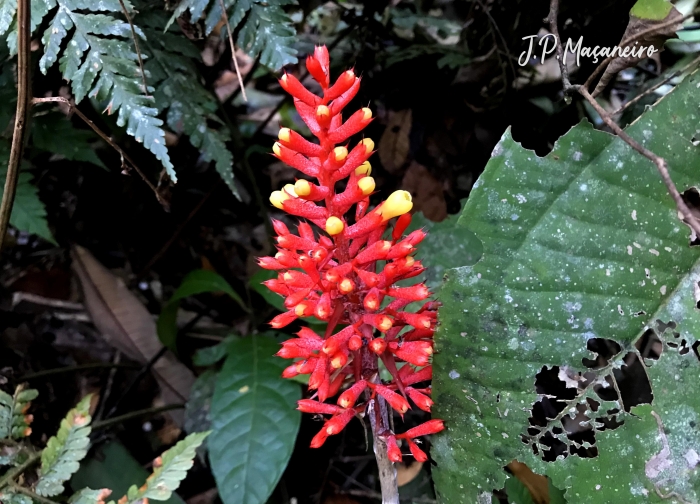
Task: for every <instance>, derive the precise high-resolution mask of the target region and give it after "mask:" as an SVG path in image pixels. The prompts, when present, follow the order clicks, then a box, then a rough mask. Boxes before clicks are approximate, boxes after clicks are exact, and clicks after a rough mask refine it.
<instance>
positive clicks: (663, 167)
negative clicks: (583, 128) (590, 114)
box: [576, 86, 700, 236]
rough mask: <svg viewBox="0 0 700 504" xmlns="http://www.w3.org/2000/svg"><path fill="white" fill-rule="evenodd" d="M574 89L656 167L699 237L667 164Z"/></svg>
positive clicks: (581, 89)
mask: <svg viewBox="0 0 700 504" xmlns="http://www.w3.org/2000/svg"><path fill="white" fill-rule="evenodd" d="M576 89H577V90H578V92H579V93H580V94H581V96H583V97H584V98H585V99H586V100H588V103H590V104H591V106H592V107H593V108H594V109H595V111H596V112H598V115H599V116H600V118H601V119H602V120H603V122H605V124H607V125H608V127H609V128H610V129H611V130H613V132H614V133H615V134H616V135H617V136H618V137H620V138H621V139H622V140H623V141H624V142H625V143H626V144H627V145H629V146H630V147H632V148H633V149H634V150H636V151H637V152H639V153H640V154H641V155H642V156H644V157H645V158H647V159H648V160H650V161H651V162H652V163H654V164H655V165H656V168H657V169H658V170H659V175H661V180H663V182H664V184H666V189H668V192H669V194H670V195H671V197H672V198H673V201H675V203H676V207H677V208H678V211H679V212H680V213H681V215H683V218H684V219H685V221H686V223H687V224H688V226H690V228H691V229H692V230H693V231H694V232H695V235H696V236H700V222H698V221H697V220H696V219H695V217H694V216H693V214H692V213H691V211H690V209H689V208H688V205H686V204H685V201H684V200H683V196H681V194H680V193H679V192H678V189H677V188H676V185H675V184H674V183H673V180H672V179H671V175H670V174H669V173H668V164H667V163H666V160H665V159H664V158H662V157H661V156H657V155H656V154H654V153H653V152H651V151H650V150H649V149H647V148H646V147H644V146H643V145H641V144H639V143H638V142H637V141H636V140H635V139H634V138H632V137H631V136H629V135H628V134H627V133H625V131H624V130H623V129H622V128H620V126H618V125H617V123H615V121H613V120H612V119H611V118H610V115H608V113H607V112H606V111H605V109H603V107H601V106H600V104H599V103H598V102H597V101H596V99H595V98H593V96H591V94H590V93H589V92H588V90H587V89H586V88H585V87H583V86H577V87H576Z"/></svg>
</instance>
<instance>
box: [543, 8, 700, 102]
mask: <svg viewBox="0 0 700 504" xmlns="http://www.w3.org/2000/svg"><path fill="white" fill-rule="evenodd" d="M555 1H557V0H552V2H555ZM697 13H698V11H693V12H691V13H690V14H688V15H686V16H683V17H682V18H680V19H671V20H669V21H665V22H663V23H659V24H656V25H653V26H651V27H649V28H647V29H645V30H642V31H640V32H639V33H636V34H635V35H633V36H631V37H630V38H628V39H625V40H623V41H622V42H620V43H619V44H618V46H619V47H625V46H627V45H629V44H631V43H632V42H636V41H637V40H640V39H642V38H644V37H645V36H647V35H649V34H650V33H654V32H657V31H659V30H662V29H663V28H668V27H669V26H673V25H675V24H680V23H682V22H683V21H685V20H686V19H690V18H691V17H693V16H695V14H697ZM615 58H617V56H608V57H607V58H605V59H604V60H603V61H601V62H600V65H598V66H597V67H596V69H595V70H593V73H592V74H591V75H590V77H588V79H587V80H586V82H585V83H584V84H583V85H584V87H585V88H586V89H590V87H591V84H592V83H593V80H594V79H595V78H596V77H597V76H598V75H600V73H601V72H602V71H603V70H604V69H605V68H606V67H607V66H608V65H609V64H610V62H611V61H612V60H614V59H615Z"/></svg>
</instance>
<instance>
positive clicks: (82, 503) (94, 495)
mask: <svg viewBox="0 0 700 504" xmlns="http://www.w3.org/2000/svg"><path fill="white" fill-rule="evenodd" d="M111 493H112V491H111V490H109V489H107V488H102V489H100V490H92V489H91V488H83V489H82V490H80V491H78V492H75V493H74V494H73V495H72V496H71V498H70V499H68V504H104V501H105V499H106V498H107V497H108V496H109V495H110V494H111Z"/></svg>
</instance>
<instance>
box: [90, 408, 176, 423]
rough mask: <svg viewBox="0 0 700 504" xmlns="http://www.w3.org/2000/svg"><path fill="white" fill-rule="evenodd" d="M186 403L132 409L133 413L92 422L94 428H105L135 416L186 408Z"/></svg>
mask: <svg viewBox="0 0 700 504" xmlns="http://www.w3.org/2000/svg"><path fill="white" fill-rule="evenodd" d="M184 407H185V405H184V404H167V405H165V406H159V407H157V408H146V409H142V410H138V411H132V412H131V413H126V414H125V415H121V416H118V417H114V418H110V419H108V420H103V421H101V422H95V423H93V424H92V428H93V429H104V428H106V427H110V426H112V425H115V424H120V423H122V422H126V421H127V420H133V419H134V418H139V417H142V416H151V415H157V414H158V413H163V412H165V411H171V410H174V409H182V408H184Z"/></svg>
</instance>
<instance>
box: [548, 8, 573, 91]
mask: <svg viewBox="0 0 700 504" xmlns="http://www.w3.org/2000/svg"><path fill="white" fill-rule="evenodd" d="M558 17H559V0H551V2H550V3H549V15H548V16H547V22H548V23H549V31H550V32H551V34H552V35H554V40H555V41H556V46H557V60H558V61H559V70H560V71H561V82H562V84H563V85H564V92H565V93H569V92H571V90H572V88H571V81H570V80H569V69H568V68H567V66H566V61H565V54H564V47H563V46H562V43H561V38H560V37H559V26H558V25H557V18H558Z"/></svg>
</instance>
